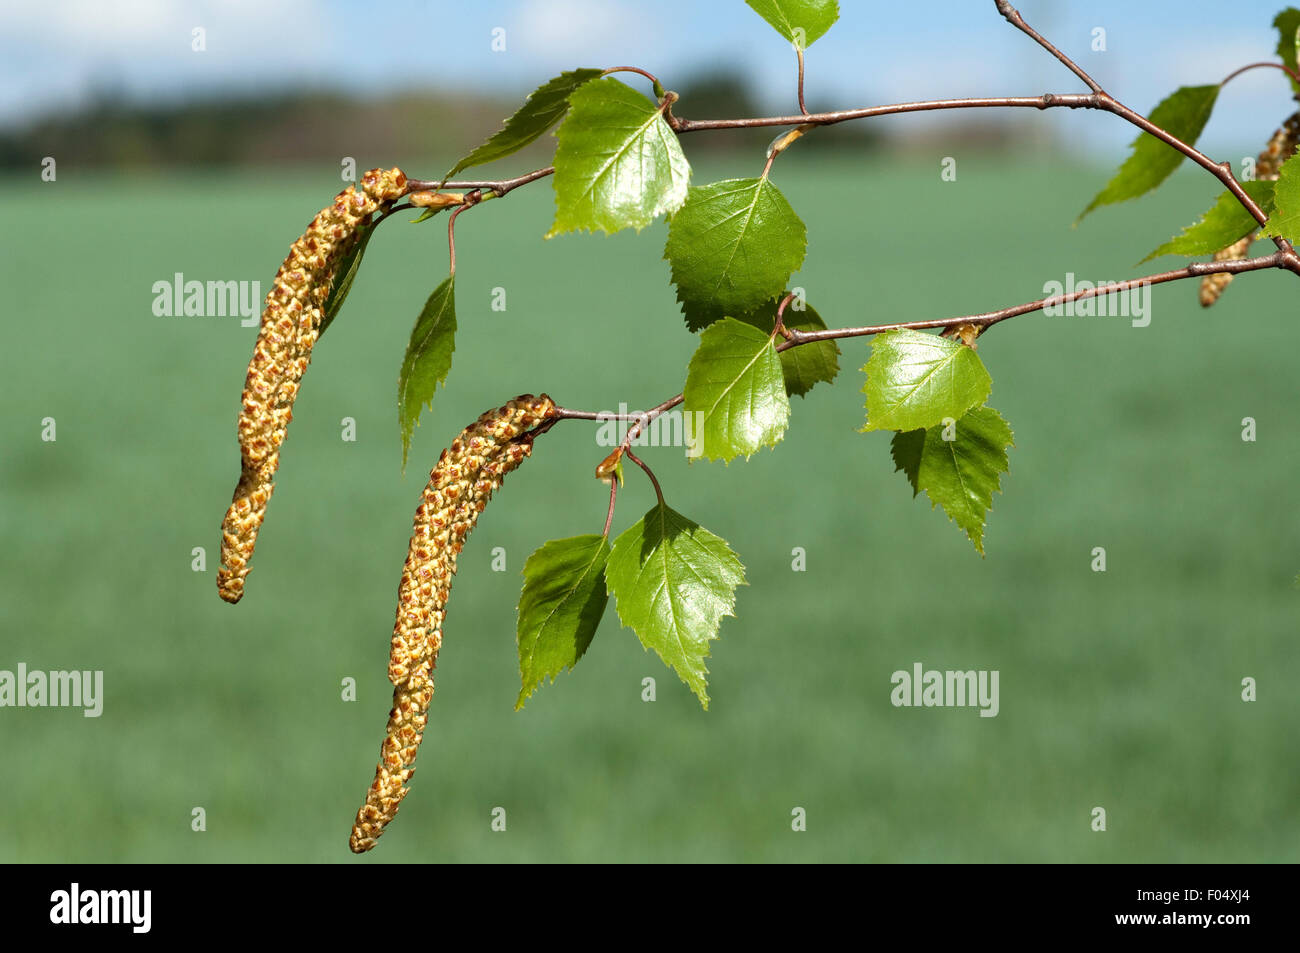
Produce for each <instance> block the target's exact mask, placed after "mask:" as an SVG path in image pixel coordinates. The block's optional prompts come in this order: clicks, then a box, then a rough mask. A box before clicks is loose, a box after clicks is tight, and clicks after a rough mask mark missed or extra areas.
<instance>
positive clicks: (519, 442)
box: [348, 394, 556, 854]
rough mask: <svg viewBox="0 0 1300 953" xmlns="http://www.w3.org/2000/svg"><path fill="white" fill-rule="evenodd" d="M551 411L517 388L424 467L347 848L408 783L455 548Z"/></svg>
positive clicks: (374, 833)
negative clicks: (388, 695)
mask: <svg viewBox="0 0 1300 953" xmlns="http://www.w3.org/2000/svg"><path fill="white" fill-rule="evenodd" d="M555 414H556V409H555V404H554V402H553V401H552V400H551V399H550V398H549V397H547V396H546V395H545V394H542V395H541V396H539V397H534V396H532V395H531V394H525V395H523V396H520V397H516V398H515V399H514V400H512V401H510V402H509V403H507V404H505V405H504V406H502V407H499V408H497V409H495V410H490V411H488V412H487V413H485V414H483V415H482V416H481V417H479V419H478V420H476V421H474V423H472V424H470V425H469V427H467V428H466V429H465V430H464V431H462V432H461V434H460V435H459V436H458V437H456V439H455V440H453V441H452V442H451V445H450V446H449V447H447V449H446V450H444V451H442V454H441V456H439V458H438V463H437V465H436V466H434V468H433V470H432V471H431V472H430V473H429V482H428V485H427V486H426V487H425V488H424V492H423V493H422V494H421V496H420V503H419V505H418V506H417V507H416V510H415V519H414V522H413V525H412V528H411V542H410V546H409V547H408V549H407V554H406V563H405V564H404V565H403V567H402V579H401V582H400V583H399V584H398V587H397V619H396V622H395V623H394V625H393V638H392V642H391V644H390V648H389V657H388V680H389V681H390V682H392V683H393V707H392V709H391V710H390V711H389V713H388V726H387V730H386V731H385V734H384V742H383V745H382V746H381V747H380V751H379V765H378V767H376V769H375V778H374V781H373V782H372V783H371V785H370V790H369V791H368V792H367V793H366V800H365V803H364V804H362V806H361V809H360V810H359V811H357V816H356V821H355V823H354V824H353V827H352V835H351V837H350V838H349V841H348V845H349V846H350V847H351V848H352V851H353V852H354V853H357V854H360V853H364V852H365V851H368V850H370V849H371V848H372V847H374V846H375V843H376V841H377V840H378V839H379V837H380V835H382V834H383V832H384V828H385V827H386V825H387V824H388V822H389V821H391V820H392V819H393V817H394V816H396V814H397V808H398V805H399V804H400V803H401V801H402V799H403V798H404V797H406V795H407V792H408V791H409V790H410V788H408V787H406V782H407V781H409V780H410V779H411V776H412V775H413V774H414V773H415V756H416V752H417V751H418V749H419V746H420V741H421V739H422V738H423V736H424V727H425V725H426V723H427V722H428V716H429V704H430V702H431V701H432V700H433V669H434V665H435V664H436V662H437V658H438V650H439V649H440V648H441V647H442V623H443V618H444V616H445V612H446V606H447V598H448V596H449V595H450V593H451V581H452V576H454V575H455V573H456V557H457V556H458V555H459V554H460V551H461V548H462V547H463V546H464V544H465V539H466V537H467V536H469V534H470V531H471V530H472V529H473V528H474V524H475V523H476V522H477V521H478V517H479V514H480V513H482V512H483V510H484V508H485V507H486V506H487V503H488V500H489V499H491V497H492V493H493V492H494V491H495V490H496V489H498V488H499V487H500V486H501V483H502V481H503V480H504V479H505V477H506V474H508V473H509V472H510V471H511V470H514V469H515V468H516V467H518V466H519V465H520V464H521V463H523V462H524V460H525V459H527V458H528V456H529V455H530V454H531V453H532V449H533V441H532V436H531V434H530V433H529V431H531V430H532V429H533V428H535V427H537V426H538V425H540V424H542V423H544V422H545V421H547V420H550V419H552V418H553V417H555Z"/></svg>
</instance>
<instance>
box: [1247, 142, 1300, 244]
mask: <svg viewBox="0 0 1300 953" xmlns="http://www.w3.org/2000/svg"><path fill="white" fill-rule="evenodd" d="M1297 154H1300V153H1297ZM1247 184H1253V183H1247ZM1273 184H1274V186H1275V188H1274V190H1273V205H1274V208H1273V210H1272V211H1271V212H1269V216H1268V222H1267V223H1266V224H1265V225H1264V227H1263V228H1261V229H1260V231H1259V236H1260V238H1267V237H1276V238H1286V239H1289V240H1291V241H1292V242H1295V241H1297V240H1300V162H1297V161H1296V158H1295V156H1292V157H1291V158H1289V159H1287V160H1286V161H1285V162H1283V163H1282V168H1280V169H1279V170H1278V173H1277V181H1276V182H1275V183H1273ZM1266 211H1267V210H1266Z"/></svg>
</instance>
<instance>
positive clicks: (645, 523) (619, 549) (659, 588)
mask: <svg viewBox="0 0 1300 953" xmlns="http://www.w3.org/2000/svg"><path fill="white" fill-rule="evenodd" d="M605 581H606V584H607V585H608V587H609V592H610V595H612V596H613V597H614V599H615V604H616V606H617V609H618V617H619V620H620V621H621V622H622V623H623V625H625V626H627V627H628V628H629V629H631V630H632V631H633V632H635V633H636V636H637V638H638V639H640V640H641V644H642V646H644V647H645V648H647V649H654V650H655V653H656V654H657V655H658V656H659V657H660V658H661V659H662V660H663V661H664V664H666V665H668V666H669V667H670V668H672V669H673V671H675V672H676V673H677V676H678V677H679V678H680V679H681V680H682V681H683V682H685V683H686V684H687V685H688V686H689V687H690V689H691V691H693V692H694V693H695V695H696V697H697V698H699V700H700V704H701V705H702V706H703V707H704V708H705V709H706V710H707V709H708V707H709V694H708V684H707V676H708V669H707V667H706V666H705V664H704V660H705V659H706V658H708V656H709V643H710V642H711V641H713V640H714V639H716V638H717V637H718V627H719V626H720V625H721V624H722V617H723V616H729V615H734V614H735V613H734V611H733V610H734V609H735V606H736V587H737V586H740V585H744V584H745V567H744V566H742V565H741V563H740V560H739V559H738V558H737V557H736V554H735V553H734V552H732V551H731V548H730V547H729V546H728V545H727V544H726V541H724V540H723V539H721V538H720V537H717V536H715V535H713V534H712V533H710V532H709V531H708V530H706V529H704V527H702V526H700V525H699V524H698V523H696V522H694V521H693V520H689V519H687V518H686V517H684V516H682V515H681V514H680V513H677V512H675V511H674V510H672V509H670V508H669V507H667V506H666V505H664V504H662V503H661V504H659V505H658V506H655V507H654V508H653V509H651V510H650V511H649V512H648V513H646V515H645V516H644V517H642V518H641V520H639V521H638V522H637V523H636V524H635V525H633V526H631V527H629V528H628V529H627V530H626V531H625V532H624V533H623V534H622V535H620V536H619V537H618V539H616V540H614V548H613V551H612V552H611V553H610V556H609V563H608V564H607V565H606V567H605Z"/></svg>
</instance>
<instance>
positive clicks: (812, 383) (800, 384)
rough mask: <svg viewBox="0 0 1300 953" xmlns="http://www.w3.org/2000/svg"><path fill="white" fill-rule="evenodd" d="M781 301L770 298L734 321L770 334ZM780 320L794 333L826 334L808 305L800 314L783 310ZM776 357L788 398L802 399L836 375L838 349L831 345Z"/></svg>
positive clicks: (824, 343) (805, 347)
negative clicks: (779, 363)
mask: <svg viewBox="0 0 1300 953" xmlns="http://www.w3.org/2000/svg"><path fill="white" fill-rule="evenodd" d="M783 297H785V296H784V295H782V296H781V297H779V298H774V299H773V300H772V301H769V302H768V303H767V304H766V305H764V306H763V307H762V308H760V309H758V310H757V311H750V312H748V313H746V314H741V315H737V316H736V317H737V318H738V319H739V320H741V321H744V322H745V323H746V324H752V325H753V326H754V327H756V328H758V329H759V330H761V331H764V332H766V333H768V334H770V333H772V328H774V327H776V309H777V307H778V306H779V305H780V303H781V298H783ZM783 318H784V322H785V326H786V327H787V328H791V329H793V330H795V331H825V330H826V322H825V321H823V320H822V318H821V315H819V314H818V313H817V312H816V310H815V309H814V308H813V306H812V305H810V304H805V305H804V308H803V310H802V311H796V310H795V309H794V305H793V304H792V305H791V306H790V307H788V308H786V309H785V315H784V316H783ZM780 357H781V371H782V373H784V375H785V392H786V393H787V394H789V395H790V396H791V397H803V396H805V395H806V394H807V393H808V392H809V391H810V390H812V389H813V388H814V387H816V386H817V385H818V384H820V383H823V382H825V383H830V382H831V381H833V380H835V375H837V374H838V373H839V372H840V348H839V345H838V344H836V343H835V342H834V341H816V342H813V343H811V344H801V345H799V347H792V348H787V349H786V350H784V351H782V352H780Z"/></svg>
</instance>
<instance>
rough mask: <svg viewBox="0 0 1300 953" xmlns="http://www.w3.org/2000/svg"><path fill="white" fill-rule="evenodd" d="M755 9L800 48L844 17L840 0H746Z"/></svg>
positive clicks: (809, 43) (815, 39) (806, 46)
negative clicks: (838, 0)
mask: <svg viewBox="0 0 1300 953" xmlns="http://www.w3.org/2000/svg"><path fill="white" fill-rule="evenodd" d="M745 3H746V4H748V5H749V7H750V9H752V10H753V11H754V12H755V13H757V14H758V15H759V16H760V17H762V18H763V19H764V20H766V21H767V22H768V23H770V24H772V26H773V27H774V28H775V29H776V32H777V33H780V34H781V35H782V36H783V37H785V38H786V39H787V40H789V41H790V42H791V43H793V44H794V45H795V46H797V47H799V48H800V49H805V50H806V49H807V48H808V47H810V46H812V45H813V44H814V43H815V42H817V40H819V39H820V38H821V37H822V36H824V35H825V33H826V31H827V30H829V29H830V28H831V27H832V26H834V24H835V21H836V20H838V19H839V18H840V5H839V3H837V2H836V0H745Z"/></svg>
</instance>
